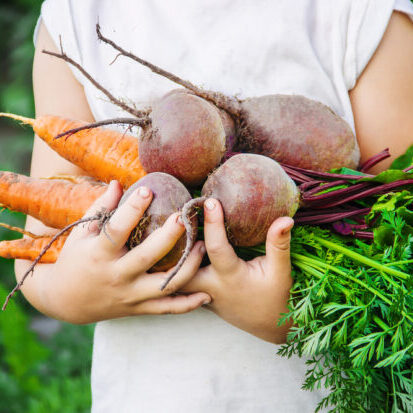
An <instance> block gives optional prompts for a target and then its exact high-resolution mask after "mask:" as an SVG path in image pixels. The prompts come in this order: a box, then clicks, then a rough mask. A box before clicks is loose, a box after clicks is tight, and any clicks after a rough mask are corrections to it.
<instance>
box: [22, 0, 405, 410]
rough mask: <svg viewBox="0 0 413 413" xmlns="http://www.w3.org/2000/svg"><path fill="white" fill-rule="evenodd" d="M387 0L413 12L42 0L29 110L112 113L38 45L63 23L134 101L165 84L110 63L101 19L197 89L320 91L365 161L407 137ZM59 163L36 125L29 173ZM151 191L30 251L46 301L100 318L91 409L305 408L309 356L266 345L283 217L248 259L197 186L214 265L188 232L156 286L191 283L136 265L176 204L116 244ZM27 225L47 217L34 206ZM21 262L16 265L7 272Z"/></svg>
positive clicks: (55, 169)
mask: <svg viewBox="0 0 413 413" xmlns="http://www.w3.org/2000/svg"><path fill="white" fill-rule="evenodd" d="M394 10H399V11H402V12H404V13H408V14H410V15H412V13H413V7H412V5H411V3H409V2H408V1H407V0H404V1H402V0H400V1H396V2H394V1H391V0H380V1H378V0H370V1H369V0H354V1H351V0H340V1H336V2H328V1H326V0H325V1H323V0H313V1H310V0H296V1H291V0H290V1H277V2H271V1H266V0H259V1H257V0H254V1H253V0H243V1H239V2H230V1H226V0H221V1H218V0H209V1H207V0H200V1H197V2H190V1H188V0H180V1H179V0H171V1H169V2H161V1H160V0H152V1H148V0H146V1H144V0H141V1H130V0H118V1H117V2H116V3H114V2H109V1H107V0H100V1H93V0H84V1H83V2H74V1H70V0H60V1H57V0H47V1H46V2H45V3H44V5H43V8H42V19H41V22H40V25H39V28H38V31H37V36H36V56H35V61H34V92H35V100H36V112H37V115H42V114H46V113H53V114H56V115H62V116H66V117H70V118H75V119H83V120H85V121H90V122H92V121H93V120H95V119H96V120H101V119H105V118H110V117H115V116H117V115H119V112H120V111H119V109H118V108H117V107H114V106H113V105H112V104H111V103H109V102H107V101H106V99H105V98H104V97H102V95H101V94H100V92H98V91H97V90H96V89H95V88H94V87H93V86H92V85H91V84H90V83H89V82H88V81H87V80H85V79H84V78H83V77H82V76H81V75H80V74H79V73H78V72H77V71H76V70H73V69H71V68H69V67H68V66H67V65H66V64H65V63H64V62H62V61H59V60H56V59H54V58H51V57H50V56H46V55H44V54H42V53H41V50H42V49H48V50H55V51H58V47H59V46H58V45H59V35H61V39H62V45H63V48H64V50H65V52H66V53H67V54H68V55H70V56H71V57H73V58H74V59H75V60H78V61H80V63H81V64H82V65H83V66H84V67H85V68H86V69H87V70H88V71H89V72H90V73H91V74H92V76H93V77H95V78H96V79H97V80H98V81H99V82H100V83H102V84H104V85H105V87H107V88H108V89H109V90H111V91H112V92H113V93H114V94H115V95H117V96H121V97H125V98H126V97H127V98H129V99H131V101H133V102H134V103H135V104H136V105H137V106H138V107H145V106H147V105H149V104H150V103H151V102H153V101H154V100H156V99H157V98H158V97H160V96H162V95H163V94H164V93H166V92H167V91H169V90H171V89H173V88H175V87H176V86H175V85H173V84H171V82H170V81H168V80H166V79H163V78H161V77H158V76H157V75H154V74H153V73H151V72H150V71H149V70H148V69H146V68H143V67H139V65H137V64H136V63H133V62H131V61H128V60H127V59H125V58H119V59H117V61H116V62H115V63H113V64H112V65H109V64H110V62H111V61H112V60H113V58H114V56H115V53H114V51H113V50H112V49H110V47H109V46H107V45H104V44H101V43H98V42H97V40H96V35H95V32H94V28H95V23H96V22H97V19H98V18H99V22H100V25H101V27H102V32H103V33H104V34H105V35H106V36H108V37H111V38H113V39H114V40H115V41H116V42H117V43H119V44H120V45H122V47H123V48H125V49H130V50H132V51H134V52H135V53H136V54H137V55H140V56H142V57H144V58H145V59H147V60H149V61H152V62H154V63H155V64H157V65H159V66H161V67H164V68H166V69H167V70H169V71H171V72H173V73H177V74H178V75H179V76H180V77H182V78H184V79H188V80H190V81H191V82H193V83H195V84H199V85H202V86H204V87H205V88H207V89H212V90H219V91H221V92H224V93H226V94H231V95H235V94H237V95H239V96H240V97H247V96H260V95H265V94H272V93H288V94H293V93H295V94H303V95H306V96H307V97H309V98H312V99H315V100H319V101H322V102H323V103H324V104H327V105H328V106H330V107H331V108H333V109H334V111H335V112H336V113H338V114H339V115H340V116H342V117H343V118H345V119H346V120H347V122H349V124H350V125H351V126H352V127H353V129H354V130H355V132H356V135H357V138H358V142H359V145H360V150H361V160H365V159H366V158H369V157H370V156H372V155H373V154H375V153H377V152H379V151H381V150H382V149H384V148H385V147H390V151H391V153H392V155H393V157H395V156H397V155H399V154H400V153H401V152H403V151H404V150H405V149H406V148H407V147H408V146H409V145H410V144H411V143H412V142H411V139H412V138H411V136H413V117H412V116H411V113H412V108H413V71H412V70H411V68H412V67H413V28H412V26H413V25H412V23H411V22H410V20H409V18H408V17H407V15H406V14H403V13H401V12H398V11H394ZM389 162H390V160H389ZM386 165H388V163H387V164H384V163H383V165H381V167H382V168H383V167H385V166H386ZM57 173H66V174H80V173H81V171H79V170H78V169H77V168H76V167H74V166H73V165H71V164H70V163H68V162H66V161H64V160H62V159H61V158H60V157H59V156H57V155H56V154H55V153H53V152H52V151H51V150H50V149H49V148H47V147H46V146H45V145H44V144H43V143H42V142H41V141H40V140H38V139H37V138H36V140H35V145H34V150H33V162H32V174H33V175H34V176H46V175H51V174H57ZM120 196H121V189H120V187H119V184H117V183H116V182H115V183H112V184H111V185H110V188H109V189H108V191H107V193H106V194H105V195H104V196H103V197H102V198H100V199H99V200H98V201H97V202H96V203H95V205H94V206H93V207H92V208H91V211H89V212H92V211H95V210H97V209H100V208H101V207H106V208H108V209H113V208H115V207H116V205H117V203H118V201H119V198H120ZM150 200H151V194H150V192H146V193H145V191H143V192H141V193H140V194H139V193H136V194H135V197H131V198H130V200H129V202H127V203H125V204H124V205H123V207H121V208H119V210H118V211H117V212H116V213H115V214H114V216H113V217H112V219H111V221H110V224H109V226H108V232H109V235H110V237H111V238H112V239H113V240H114V241H115V242H114V244H113V243H111V242H110V241H108V239H107V237H106V236H105V235H103V234H99V233H98V231H97V229H96V227H95V226H89V227H78V228H76V229H75V230H74V231H73V233H72V234H71V236H70V239H69V240H68V242H67V244H66V246H65V248H64V250H63V251H62V254H61V256H60V258H59V260H58V262H57V263H56V264H53V265H43V266H39V267H38V268H37V269H36V271H35V274H34V276H33V277H31V278H30V279H28V280H27V282H26V284H25V286H24V288H23V292H24V294H25V296H26V297H27V298H28V300H29V301H30V302H31V303H32V304H33V305H34V306H35V307H36V308H38V309H39V310H40V311H42V312H44V313H45V314H48V315H50V316H52V317H56V318H58V319H62V320H66V321H69V322H73V323H90V322H96V321H99V323H98V324H97V327H96V332H95V341H94V353H93V368H92V395H93V411H95V412H115V411H116V412H117V411H122V412H136V411H139V412H207V411H208V412H231V411H234V412H276V411H277V412H287V413H290V412H311V411H314V409H315V407H316V405H317V402H318V401H319V400H320V398H321V393H318V392H313V393H310V392H304V391H302V390H300V385H301V383H302V381H303V377H304V372H305V369H306V368H305V361H304V360H301V359H297V358H292V359H283V358H281V357H278V356H276V347H275V346H274V345H273V343H280V342H282V341H284V340H285V337H286V332H287V326H283V327H279V326H277V319H278V318H279V316H280V313H282V312H285V311H286V308H287V300H288V292H289V288H290V287H291V284H292V280H291V276H290V260H289V239H290V230H291V227H292V225H293V221H292V220H291V219H290V218H286V217H284V218H280V219H278V220H277V221H275V222H274V223H273V224H272V226H271V228H270V230H269V232H268V235H267V256H266V257H263V258H260V259H256V260H254V261H253V262H249V263H246V262H244V261H242V260H240V259H239V258H238V257H237V256H236V255H235V253H234V251H233V250H232V248H231V246H230V245H229V243H228V240H227V238H226V235H225V230H224V226H223V214H222V209H221V206H220V204H219V202H217V201H216V200H213V199H211V200H209V202H207V203H206V204H205V219H206V222H205V248H206V251H207V253H208V256H209V258H210V260H211V265H210V266H208V267H206V268H202V269H200V270H198V267H199V264H200V261H201V258H202V255H203V253H204V245H203V243H202V242H198V243H197V244H196V246H195V247H194V249H193V251H192V254H191V257H190V258H189V259H188V262H187V263H186V264H185V266H184V267H183V268H182V270H181V271H180V273H179V275H178V276H177V278H176V280H175V281H174V284H173V285H172V287H171V289H170V290H169V291H168V293H171V292H174V291H177V290H181V291H186V292H188V293H191V294H189V295H187V296H182V295H180V296H176V297H170V296H164V295H161V294H160V292H159V286H160V285H161V283H162V281H161V280H162V279H163V278H164V276H165V275H164V274H157V275H147V274H146V273H145V271H146V270H147V269H148V268H149V267H150V266H151V265H152V262H154V261H156V259H158V258H159V257H160V256H162V255H163V254H164V253H165V252H166V251H167V250H168V249H170V248H171V247H172V246H173V244H174V242H175V241H176V239H177V238H178V237H179V236H180V235H181V234H182V232H183V228H182V225H181V224H180V222H179V219H178V220H177V217H176V216H172V217H171V218H170V219H169V220H168V221H167V223H166V224H165V226H164V227H163V228H162V229H161V230H160V231H159V232H158V233H157V234H156V235H154V236H153V238H152V240H151V241H145V242H144V243H143V244H141V245H140V246H138V247H136V248H135V249H134V250H132V251H130V252H125V250H124V247H123V245H124V242H125V239H126V237H127V235H128V232H129V231H130V229H131V228H132V227H133V226H134V224H135V223H136V222H137V220H138V219H139V217H140V216H141V215H142V213H143V211H144V209H145V208H146V207H147V205H148V204H149V203H150ZM28 227H29V228H30V229H31V230H33V231H34V232H36V231H37V232H40V230H43V229H44V228H43V227H42V226H41V224H40V223H39V222H36V221H34V220H33V219H30V220H28ZM26 268H27V263H25V262H18V263H17V264H16V274H17V277H18V278H19V277H21V275H22V274H23V272H24V270H25V269H26ZM203 304H204V305H205V306H207V309H206V308H199V307H200V306H201V305H203ZM198 308H199V309H198ZM195 309H196V310H195ZM192 310H195V311H192ZM209 310H212V311H209ZM166 313H186V314H182V315H179V316H177V315H173V316H172V315H161V314H166ZM135 315H139V317H134V316H135ZM127 316H132V317H127ZM223 320H225V321H226V322H225V321H223Z"/></svg>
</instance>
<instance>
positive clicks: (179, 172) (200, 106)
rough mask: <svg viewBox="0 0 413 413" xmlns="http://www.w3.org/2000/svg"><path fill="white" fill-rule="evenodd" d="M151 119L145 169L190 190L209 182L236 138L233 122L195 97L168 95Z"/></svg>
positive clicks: (143, 151)
mask: <svg viewBox="0 0 413 413" xmlns="http://www.w3.org/2000/svg"><path fill="white" fill-rule="evenodd" d="M150 119H151V127H149V128H145V129H144V132H143V134H142V135H141V137H140V141H139V160H140V161H141V163H142V166H143V167H144V169H145V170H146V171H147V172H155V171H162V172H166V173H169V174H171V175H173V176H175V177H176V178H178V179H179V180H180V181H181V182H183V183H185V184H186V185H189V186H195V185H198V184H200V183H202V182H203V181H205V179H206V177H207V176H208V174H209V173H210V172H211V171H212V170H213V169H214V168H215V167H217V166H218V165H219V164H220V162H221V159H222V158H223V156H224V154H225V152H226V150H227V148H226V142H227V140H228V143H229V144H231V143H232V142H231V137H232V136H234V132H233V128H232V134H231V126H230V125H229V122H230V121H228V120H227V119H226V118H225V117H224V115H222V114H220V111H219V110H218V109H217V108H216V107H215V106H214V105H212V104H211V103H210V102H207V101H206V100H204V99H201V98H199V97H198V96H195V95H194V94H192V93H185V92H184V93H176V92H175V93H169V94H167V95H165V96H164V97H163V98H162V99H160V100H159V101H158V102H157V103H156V104H155V105H154V107H153V109H152V112H151V114H150ZM223 120H224V122H225V123H224V122H223ZM226 133H228V134H229V136H228V138H227V136H226Z"/></svg>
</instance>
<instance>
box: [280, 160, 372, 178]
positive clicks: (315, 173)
mask: <svg viewBox="0 0 413 413" xmlns="http://www.w3.org/2000/svg"><path fill="white" fill-rule="evenodd" d="M281 166H282V167H283V168H284V169H286V168H288V169H289V170H291V171H295V172H301V174H302V176H304V177H307V176H306V175H310V176H318V177H320V178H326V179H336V178H338V179H349V180H352V181H354V180H358V179H362V178H373V177H374V176H375V175H370V174H364V175H344V174H333V173H330V172H319V171H312V170H311V169H304V168H299V167H297V166H292V165H286V164H281ZM286 172H287V171H286ZM307 180H308V179H307Z"/></svg>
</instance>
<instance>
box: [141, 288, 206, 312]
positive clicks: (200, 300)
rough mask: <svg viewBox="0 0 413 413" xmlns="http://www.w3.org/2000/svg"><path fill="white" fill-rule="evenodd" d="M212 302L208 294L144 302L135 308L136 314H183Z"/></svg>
mask: <svg viewBox="0 0 413 413" xmlns="http://www.w3.org/2000/svg"><path fill="white" fill-rule="evenodd" d="M210 302H211V298H210V297H209V295H208V294H206V293H194V294H190V295H179V296H176V297H162V298H154V299H152V300H148V301H144V302H143V303H140V304H138V305H137V306H136V307H135V311H136V314H183V313H188V312H189V311H192V310H195V309H197V308H198V307H200V306H201V305H203V304H209V303H210Z"/></svg>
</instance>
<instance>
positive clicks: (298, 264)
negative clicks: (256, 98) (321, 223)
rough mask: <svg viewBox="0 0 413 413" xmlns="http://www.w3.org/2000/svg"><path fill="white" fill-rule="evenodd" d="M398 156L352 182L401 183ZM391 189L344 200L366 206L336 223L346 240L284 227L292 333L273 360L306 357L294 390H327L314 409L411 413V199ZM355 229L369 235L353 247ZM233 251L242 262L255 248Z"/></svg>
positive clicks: (328, 233) (308, 229) (407, 167)
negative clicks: (359, 215)
mask: <svg viewBox="0 0 413 413" xmlns="http://www.w3.org/2000/svg"><path fill="white" fill-rule="evenodd" d="M407 153H409V151H408V152H407ZM410 153H413V152H412V151H411V149H410ZM404 157H406V156H404ZM402 158H403V157H400V158H398V159H397V160H396V161H395V162H393V164H392V168H394V169H390V170H387V171H385V172H383V173H382V174H379V175H377V176H376V177H370V178H362V179H363V180H366V181H368V180H370V181H374V180H377V181H379V182H380V184H382V185H391V184H392V183H397V182H398V179H399V178H401V180H405V179H404V178H406V174H407V176H409V175H410V176H412V168H411V166H410V165H411V164H412V159H411V156H410V159H409V163H406V162H404V161H403V159H402ZM396 168H400V169H396ZM403 169H404V170H403ZM337 172H341V174H342V176H344V175H346V174H350V173H351V174H353V173H354V174H359V173H358V172H357V171H350V170H342V171H337ZM338 175H340V173H338ZM408 181H409V182H410V185H412V182H411V181H410V180H408ZM404 188H406V186H404ZM410 188H411V186H410ZM395 189H396V191H392V190H390V192H387V193H385V194H383V195H381V196H377V195H376V194H372V195H369V196H367V197H364V199H363V200H362V201H360V200H355V201H353V204H354V208H355V209H360V208H363V207H364V208H366V207H368V208H367V209H368V212H367V213H365V214H364V218H363V220H358V219H357V220H354V217H351V218H349V219H348V218H346V219H344V218H343V220H342V221H341V222H342V224H343V227H345V226H346V225H348V226H349V228H350V229H351V231H350V234H351V235H353V236H350V237H349V236H345V237H344V236H341V235H337V234H335V233H334V232H333V231H331V230H327V229H325V228H324V229H322V228H319V227H316V226H311V227H310V226H301V227H296V228H294V229H293V233H292V242H291V251H292V253H291V262H292V266H293V278H294V285H293V288H292V290H291V296H290V301H289V312H288V313H287V314H285V315H284V317H283V319H282V320H281V323H283V322H287V321H288V322H292V323H293V327H292V328H291V329H290V332H289V334H288V338H287V343H286V344H285V345H283V346H282V347H281V348H280V349H279V351H278V353H279V354H280V355H282V356H285V357H291V356H293V355H298V356H300V357H302V356H304V357H306V358H307V359H308V361H307V364H308V369H307V372H306V375H305V377H304V378H303V381H304V383H303V388H304V389H306V390H309V391H312V390H315V389H316V388H317V389H319V388H323V387H324V388H325V389H326V391H327V396H326V397H325V398H324V399H323V400H322V401H321V402H320V404H319V406H318V408H317V410H316V411H319V410H321V409H327V408H329V411H334V412H373V411H377V412H412V408H413V276H412V271H413V195H412V193H411V191H409V190H405V189H403V187H402V188H401V189H398V188H395ZM355 227H358V228H359V227H363V228H362V229H361V231H360V232H362V233H365V232H369V233H370V234H371V235H372V236H371V237H366V240H360V239H359V237H358V236H357V235H358V234H357V231H354V230H353V228H355ZM366 230H367V231H366ZM354 232H356V233H354ZM238 253H239V254H241V255H242V256H244V257H249V258H252V257H255V256H257V255H261V254H264V253H265V246H264V245H261V246H256V247H251V248H239V249H238Z"/></svg>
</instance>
